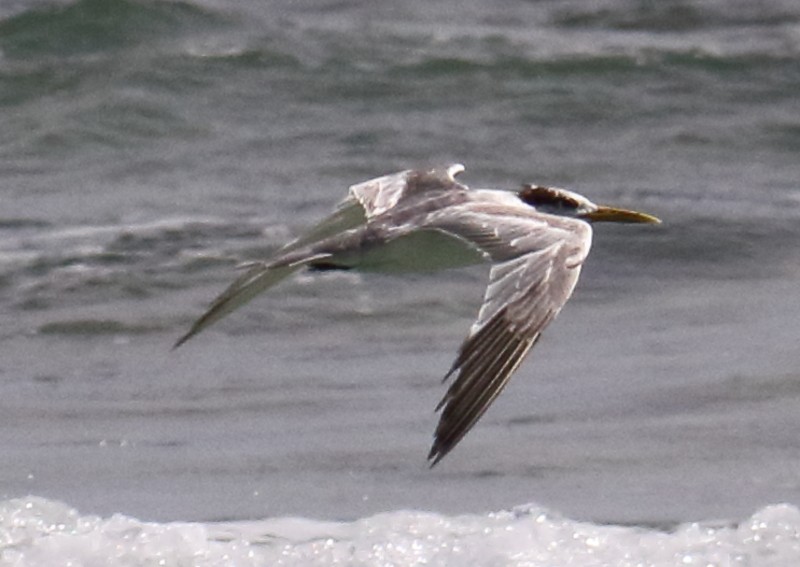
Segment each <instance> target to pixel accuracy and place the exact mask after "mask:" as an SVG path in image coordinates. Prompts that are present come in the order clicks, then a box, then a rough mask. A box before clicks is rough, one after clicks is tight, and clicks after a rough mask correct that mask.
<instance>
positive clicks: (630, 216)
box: [581, 205, 661, 224]
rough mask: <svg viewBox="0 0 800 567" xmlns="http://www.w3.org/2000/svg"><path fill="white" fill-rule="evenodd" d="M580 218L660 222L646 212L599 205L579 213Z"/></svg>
mask: <svg viewBox="0 0 800 567" xmlns="http://www.w3.org/2000/svg"><path fill="white" fill-rule="evenodd" d="M581 217H582V218H584V219H586V220H590V221H593V222H636V223H648V224H661V219H659V218H658V217H654V216H653V215H648V214H647V213H640V212H637V211H629V210H628V209H618V208H616V207H606V206H605V205H600V206H598V207H597V210H596V211H592V212H590V213H586V214H585V215H581Z"/></svg>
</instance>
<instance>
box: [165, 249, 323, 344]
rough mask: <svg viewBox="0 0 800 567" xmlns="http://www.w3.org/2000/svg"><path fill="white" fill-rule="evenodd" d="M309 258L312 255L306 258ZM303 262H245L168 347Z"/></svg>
mask: <svg viewBox="0 0 800 567" xmlns="http://www.w3.org/2000/svg"><path fill="white" fill-rule="evenodd" d="M309 261H313V258H309ZM303 265H304V264H303V263H296V264H292V265H282V266H278V267H274V266H270V265H268V264H264V263H261V262H258V263H255V264H249V266H250V267H249V269H248V270H247V271H246V272H245V273H243V274H242V275H241V276H239V277H238V278H236V280H235V281H234V282H233V283H232V284H231V285H229V286H228V287H227V288H226V289H225V291H223V292H222V293H221V294H219V295H218V296H217V298H216V299H214V301H213V302H211V305H210V306H209V308H208V309H207V310H206V312H205V313H203V315H201V316H200V318H199V319H197V321H195V322H194V323H193V324H192V326H191V328H190V329H189V331H188V332H187V333H186V334H184V335H183V336H182V337H181V338H180V339H178V340H177V341H176V343H175V345H174V346H173V347H172V348H178V347H179V346H181V345H182V344H183V343H185V342H186V341H188V340H189V339H191V338H192V337H193V336H195V335H196V334H197V333H199V332H200V331H203V330H204V329H206V328H207V327H209V326H211V325H213V324H214V323H216V322H217V321H219V320H220V319H222V318H223V317H225V315H227V314H228V313H230V312H232V311H234V310H235V309H237V308H239V307H241V306H242V305H244V304H245V303H247V302H248V301H250V300H251V299H253V298H254V297H255V296H257V295H258V294H259V293H261V292H262V291H265V290H266V289H268V288H270V287H272V286H274V285H275V284H277V283H278V282H280V281H281V280H283V279H285V278H287V277H289V276H290V275H291V274H293V273H294V272H296V271H297V270H298V269H300V268H301V267H302V266H303Z"/></svg>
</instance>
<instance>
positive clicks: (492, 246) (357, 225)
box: [176, 164, 658, 465]
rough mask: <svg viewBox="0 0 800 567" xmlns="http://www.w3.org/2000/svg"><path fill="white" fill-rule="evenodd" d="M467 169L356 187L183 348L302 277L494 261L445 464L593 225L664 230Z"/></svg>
mask: <svg viewBox="0 0 800 567" xmlns="http://www.w3.org/2000/svg"><path fill="white" fill-rule="evenodd" d="M461 171H463V166H461V165H458V164H455V165H451V166H449V167H448V168H446V169H433V170H429V171H415V170H408V171H403V172H400V173H396V174H392V175H387V176H385V177H380V178H377V179H373V180H371V181H367V182H364V183H361V184H358V185H354V186H352V187H351V188H350V192H349V196H348V198H347V199H346V200H345V201H344V202H343V203H342V204H341V205H340V206H339V208H338V209H337V210H336V211H334V213H333V214H331V215H330V216H329V217H328V218H326V219H325V220H323V221H322V222H321V223H319V224H318V225H317V226H315V227H314V228H313V229H311V230H310V231H309V232H308V233H307V234H305V235H304V236H301V237H300V238H298V239H297V240H295V241H294V242H292V243H290V244H288V245H287V246H285V247H284V248H282V249H281V250H279V251H278V252H277V254H276V255H275V256H274V258H273V259H272V260H270V261H268V262H264V263H253V264H250V265H249V269H248V270H247V271H246V272H245V273H244V274H243V275H242V276H240V277H239V278H238V279H237V280H236V281H234V282H233V284H231V285H230V286H229V287H228V289H226V290H225V291H224V292H223V293H222V294H221V295H220V296H219V297H218V298H217V299H216V300H215V301H214V302H213V303H212V305H211V307H210V308H209V310H208V311H207V312H206V313H205V314H204V315H203V316H202V317H201V318H200V319H198V321H197V322H196V323H195V324H194V325H193V326H192V328H191V329H190V330H189V332H188V333H187V334H186V335H184V336H183V337H182V338H181V339H180V340H179V341H178V342H177V343H176V346H179V345H180V344H182V343H183V342H185V341H186V340H188V339H189V338H191V337H192V336H194V335H195V334H197V333H199V332H200V331H202V330H203V329H205V328H206V327H208V326H209V325H211V324H212V323H214V322H215V321H217V320H219V319H220V318H222V317H223V316H225V315H226V314H228V313H230V312H231V311H233V310H234V309H236V308H237V307H239V306H241V305H243V304H244V303H246V302H247V301H249V300H250V299H252V298H253V297H254V296H255V295H257V294H258V293H261V292H262V291H264V290H265V289H267V288H269V287H271V286H273V285H275V284H276V283H277V282H279V281H280V280H282V279H284V278H285V277H287V276H289V275H291V274H292V273H293V272H295V271H297V270H299V269H301V268H303V267H309V268H311V269H316V270H331V269H354V270H359V271H379V272H390V273H391V272H403V271H415V272H418V271H433V270H441V269H446V268H452V267H458V266H465V265H470V264H476V263H480V262H489V263H491V266H492V267H491V271H490V275H489V285H488V287H487V289H486V293H485V295H484V300H483V304H482V306H481V308H480V311H479V313H478V318H477V320H476V321H475V323H474V324H473V325H472V327H471V329H470V332H469V334H468V336H467V338H466V340H465V341H464V343H463V344H462V346H461V349H460V350H459V353H458V355H457V357H456V360H455V362H454V363H453V365H452V366H451V368H450V371H449V372H448V373H447V376H446V378H449V377H451V376H453V377H454V380H453V382H452V384H451V386H450V388H449V389H448V390H447V392H446V394H445V396H444V398H443V399H442V400H441V402H440V403H439V405H438V406H437V410H441V412H442V415H441V419H440V421H439V425H438V426H437V429H436V434H435V440H434V444H433V447H432V448H431V452H430V454H429V459H431V463H432V465H433V464H436V463H437V462H438V461H439V460H441V459H442V458H443V457H444V456H445V455H446V454H447V453H448V452H449V451H450V450H452V449H453V447H455V445H456V444H457V443H458V442H459V441H460V440H461V438H462V437H463V436H464V435H465V434H466V433H467V432H468V431H469V430H470V429H471V428H472V426H473V425H474V424H475V423H476V422H477V420H478V419H479V418H480V417H481V416H482V415H483V413H484V412H485V411H486V409H487V408H488V407H489V405H490V404H491V403H492V401H493V400H494V399H495V398H496V397H497V395H498V394H499V393H500V392H501V391H502V389H503V388H504V386H505V385H506V383H507V381H508V379H509V378H510V376H511V375H512V374H513V372H514V371H515V370H516V368H517V366H518V365H519V364H520V363H521V362H522V360H523V358H524V357H525V355H526V354H527V352H528V351H529V350H530V348H531V347H532V346H533V345H534V343H535V342H536V340H537V339H538V338H539V335H540V333H541V331H542V329H544V327H545V326H546V325H547V324H548V323H549V322H550V321H552V320H553V318H554V317H555V316H556V315H557V314H558V312H559V311H560V310H561V308H562V307H563V305H564V304H565V303H566V301H567V300H568V299H569V297H570V295H571V294H572V291H573V289H574V288H575V284H576V283H577V281H578V276H579V274H580V270H581V266H582V264H583V262H584V260H585V259H586V256H587V255H588V253H589V248H590V247H591V241H592V229H591V226H590V225H589V223H588V222H586V221H587V220H611V221H618V222H658V219H656V218H655V217H651V216H649V215H645V214H643V213H636V212H633V211H626V210H623V209H612V208H610V207H602V206H598V205H595V204H594V203H592V202H591V201H589V200H587V199H585V198H584V197H582V196H580V195H578V194H576V193H572V192H570V191H566V190H564V189H554V188H549V187H538V186H531V185H526V186H524V187H523V188H522V190H521V191H519V192H517V193H514V192H508V191H499V190H492V189H476V190H470V189H468V188H467V187H466V186H465V185H462V184H461V183H459V182H457V181H456V180H455V176H456V175H457V174H458V173H460V172H461ZM584 219H585V220H584Z"/></svg>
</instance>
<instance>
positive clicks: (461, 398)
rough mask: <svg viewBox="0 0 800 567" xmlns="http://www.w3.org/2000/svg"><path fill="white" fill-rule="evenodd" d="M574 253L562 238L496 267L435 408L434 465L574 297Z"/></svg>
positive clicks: (431, 457) (576, 273) (576, 267)
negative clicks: (570, 298) (524, 283)
mask: <svg viewBox="0 0 800 567" xmlns="http://www.w3.org/2000/svg"><path fill="white" fill-rule="evenodd" d="M574 252H575V250H574V248H573V247H571V246H569V243H568V242H565V241H561V242H559V243H556V244H552V245H551V246H549V247H547V248H544V249H542V250H538V251H536V252H531V253H529V254H527V255H525V256H522V257H519V258H514V259H511V260H508V261H506V262H502V263H498V264H496V265H495V266H494V267H493V268H492V271H491V275H490V284H489V286H488V287H487V291H486V295H485V297H484V304H483V306H482V307H481V313H480V315H479V318H478V321H477V322H476V325H474V326H473V329H472V330H471V332H470V334H469V336H468V337H467V339H466V340H465V341H464V342H463V344H462V345H461V348H460V350H459V353H458V356H457V358H456V360H455V361H454V362H453V365H452V366H451V368H450V371H449V372H448V373H447V375H446V376H445V380H447V379H449V378H450V377H451V376H453V375H455V380H454V381H453V383H452V384H451V385H450V387H449V389H448V390H447V392H446V393H445V395H444V397H443V398H442V400H441V401H440V402H439V404H438V405H437V406H436V410H437V411H440V410H441V416H440V418H439V423H438V425H437V427H436V431H435V434H434V442H433V445H432V447H431V450H430V453H429V454H428V460H429V461H430V466H431V467H433V466H435V465H436V464H437V463H438V462H439V461H441V460H442V459H443V458H444V457H445V456H446V455H447V454H448V453H449V452H450V451H452V450H453V449H454V448H455V447H456V445H457V444H458V443H459V441H461V439H463V438H464V436H465V435H466V434H467V433H468V432H469V431H470V429H472V427H473V426H474V425H475V424H476V423H477V422H478V420H479V419H480V418H481V416H483V414H484V413H485V412H486V410H487V409H488V408H489V406H490V405H491V404H492V402H493V401H494V400H495V399H496V398H497V396H498V395H499V394H500V393H501V392H502V391H503V389H504V388H505V386H506V384H507V383H508V381H509V379H510V378H511V376H512V375H513V373H514V371H515V370H516V369H517V368H518V367H519V365H520V364H521V363H522V361H523V360H524V358H525V356H526V355H527V354H528V352H529V351H530V349H531V348H532V347H533V346H534V345H535V344H536V342H537V340H538V339H539V336H540V334H541V332H542V330H543V329H544V328H545V327H546V326H547V325H548V324H549V323H550V322H551V321H552V320H553V319H554V318H555V317H556V315H557V314H558V312H559V311H560V310H561V308H562V307H563V306H564V304H565V303H566V302H567V300H568V299H569V297H570V295H571V294H572V291H573V289H574V288H575V284H576V283H577V281H578V276H579V275H580V268H581V263H582V259H583V257H581V260H580V261H578V262H571V261H570V259H571V258H573V254H574ZM584 257H585V255H584ZM520 282H527V285H522V286H520V285H519V283H520ZM487 309H488V311H487Z"/></svg>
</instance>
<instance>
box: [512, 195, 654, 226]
mask: <svg viewBox="0 0 800 567" xmlns="http://www.w3.org/2000/svg"><path fill="white" fill-rule="evenodd" d="M518 195H519V198H520V199H522V200H523V201H524V202H525V203H527V204H528V205H530V206H532V207H534V208H535V209H536V210H537V211H540V212H542V213H547V214H551V215H559V216H562V217H573V218H578V219H582V220H586V221H592V222H628V223H650V224H659V223H660V222H661V220H660V219H658V218H657V217H654V216H652V215H648V214H647V213H640V212H637V211H630V210H627V209H620V208H617V207H608V206H605V205H597V204H595V203H592V202H591V201H590V200H589V199H587V198H586V197H584V196H583V195H579V194H578V193H575V192H573V191H567V190H566V189H560V188H558V187H541V186H539V185H523V187H522V189H521V190H520V192H519V193H518Z"/></svg>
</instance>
